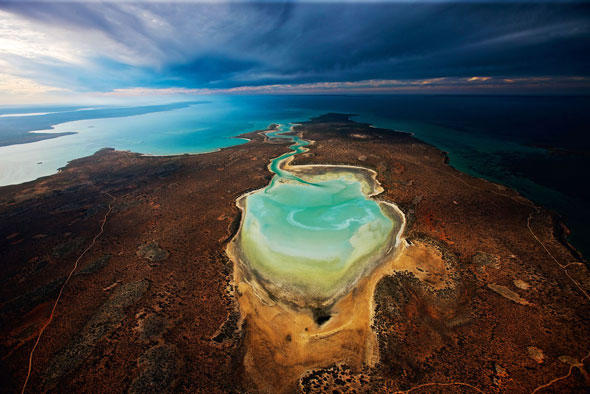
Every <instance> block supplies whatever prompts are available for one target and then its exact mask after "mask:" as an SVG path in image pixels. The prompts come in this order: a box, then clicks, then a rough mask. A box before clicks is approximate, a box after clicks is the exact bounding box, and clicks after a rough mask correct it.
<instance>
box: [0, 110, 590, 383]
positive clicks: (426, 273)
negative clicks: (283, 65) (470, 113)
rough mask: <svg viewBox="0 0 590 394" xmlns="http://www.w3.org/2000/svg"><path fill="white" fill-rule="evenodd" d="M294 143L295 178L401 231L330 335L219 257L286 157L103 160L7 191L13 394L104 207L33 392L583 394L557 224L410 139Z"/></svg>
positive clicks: (583, 363)
mask: <svg viewBox="0 0 590 394" xmlns="http://www.w3.org/2000/svg"><path fill="white" fill-rule="evenodd" d="M298 131H300V132H303V135H304V137H305V138H308V139H311V140H314V141H315V143H314V144H313V145H312V146H311V147H310V148H311V149H310V152H308V153H306V154H303V155H300V156H298V157H297V158H296V159H295V161H294V163H293V164H295V165H296V164H348V165H361V166H364V167H367V168H371V169H373V170H375V171H376V172H377V174H378V180H379V182H380V183H381V185H382V186H383V188H384V189H385V191H384V193H383V194H381V195H380V196H379V199H384V200H386V201H390V202H392V203H395V204H397V205H398V206H399V207H401V208H402V210H403V211H404V213H405V215H406V218H407V220H408V228H407V229H406V235H405V236H406V239H407V241H408V246H407V247H406V248H405V250H404V253H402V254H400V255H399V257H398V258H397V259H395V260H392V261H391V262H389V263H388V264H386V265H384V266H382V267H380V268H379V269H378V270H376V271H375V272H373V274H372V275H371V276H370V277H368V278H366V279H364V280H363V281H361V282H360V283H359V285H358V287H357V288H356V289H355V290H353V291H352V292H351V293H350V294H349V295H347V296H345V297H344V298H342V299H341V300H340V301H339V304H337V305H336V306H335V307H334V314H333V315H332V316H331V317H330V319H329V320H327V321H326V322H325V323H324V324H322V325H320V326H318V325H317V324H316V322H315V321H314V316H312V315H311V314H307V312H301V311H295V310H294V309H289V308H288V307H287V308H284V306H281V305H279V304H277V303H275V304H274V305H273V303H272V302H271V303H268V304H264V303H262V301H263V300H264V297H258V296H256V295H254V294H252V287H250V286H248V284H247V283H244V282H243V281H241V280H240V276H239V275H240V272H239V271H236V272H234V271H233V264H232V263H231V262H230V261H229V259H228V258H227V256H226V255H225V253H224V250H225V247H226V245H227V243H228V241H229V240H230V239H231V237H232V236H233V234H234V233H235V231H236V230H237V227H238V226H239V222H240V218H239V210H238V208H237V207H236V205H235V201H236V199H237V198H238V197H239V196H241V195H242V194H244V193H246V192H248V191H250V190H254V189H258V188H260V187H262V186H264V185H266V184H267V183H268V182H269V180H270V174H269V172H268V170H267V164H268V162H269V160H270V159H271V158H273V157H276V156H278V155H279V154H281V153H283V152H285V151H286V150H287V146H286V144H283V143H279V144H277V143H267V142H264V138H263V137H262V136H260V135H258V134H256V133H251V134H249V135H248V137H249V138H251V139H252V141H251V142H249V143H247V144H244V145H240V146H235V147H231V148H227V149H223V150H221V151H219V152H214V153H208V154H202V155H192V156H191V155H183V156H175V157H144V156H140V155H137V154H133V153H128V152H116V151H113V150H103V151H100V152H98V153H96V154H95V155H93V156H91V157H87V158H83V159H79V160H75V161H73V162H72V163H71V164H69V165H68V166H67V167H66V168H65V169H64V170H63V171H61V172H60V173H59V174H56V175H53V176H50V177H46V178H43V179H40V180H37V181H34V182H29V183H26V184H23V185H18V186H8V187H3V188H0V256H1V258H0V266H1V268H0V269H1V270H2V271H1V272H2V278H1V279H0V280H1V281H2V286H1V288H0V300H1V301H0V324H1V326H0V344H1V345H0V346H1V347H0V360H1V361H0V362H1V364H2V365H0V370H1V371H2V372H0V378H1V381H2V384H1V385H0V386H1V387H2V390H3V391H5V392H15V391H19V390H20V388H21V385H22V383H23V381H24V378H25V375H26V370H27V362H28V356H29V352H30V350H31V348H32V345H33V342H34V340H35V338H36V335H37V332H38V330H39V329H40V328H41V326H42V325H43V323H44V322H45V321H46V320H47V318H48V316H49V312H50V310H51V307H52V304H53V301H54V300H55V298H56V296H57V293H58V291H59V288H60V287H61V285H62V284H63V282H64V280H65V277H66V275H67V274H68V273H69V271H70V270H71V268H72V265H73V263H74V261H75V260H76V258H77V257H78V256H79V255H80V254H81V253H82V251H83V250H84V249H85V248H86V247H87V246H88V245H89V244H90V242H91V240H92V238H93V237H94V236H95V235H96V233H97V232H98V230H99V224H100V221H101V220H102V219H103V217H104V215H105V213H106V212H107V209H108V205H109V204H112V207H113V211H112V212H111V214H110V215H109V216H108V218H107V222H106V225H105V230H104V234H103V235H102V237H101V238H99V239H98V241H97V242H96V244H95V245H94V247H93V248H92V249H90V251H89V252H88V253H87V254H86V255H85V256H84V257H83V258H82V260H81V261H80V267H79V270H78V271H77V274H75V275H74V276H73V277H72V279H71V280H70V282H69V283H68V285H67V287H66V288H65V292H64V294H63V296H62V299H61V301H60V304H59V305H58V307H57V310H56V314H55V316H54V320H53V322H52V323H51V325H50V326H49V327H48V329H47V330H46V331H45V333H44V334H43V337H42V339H41V341H40V343H39V347H38V348H37V350H36V353H35V356H34V359H33V373H32V378H31V381H30V383H29V386H28V391H29V392H34V391H39V390H43V389H44V388H45V389H47V388H52V389H54V390H55V391H59V392H69V391H83V392H84V391H92V392H106V391H108V392H124V391H133V392H146V391H150V390H151V391H154V392H171V391H182V392H230V391H257V390H271V391H273V390H275V389H277V388H280V389H281V390H282V391H295V390H301V391H328V390H330V391H331V390H340V391H346V390H352V389H355V390H356V391H357V392H362V391H396V390H409V389H412V388H414V387H416V388H417V390H416V391H422V392H427V391H435V392H473V391H475V390H477V389H479V390H482V391H485V392H496V391H498V392H531V391H533V390H534V389H535V388H537V387H540V386H542V385H544V384H546V383H549V382H550V381H552V380H553V379H556V378H560V377H564V378H563V379H559V380H556V381H555V382H553V383H551V385H550V386H548V387H547V388H543V390H547V392H550V391H551V390H554V391H560V392H579V391H581V390H584V389H587V388H588V385H589V382H588V381H587V376H588V374H587V373H586V371H587V369H588V366H589V363H590V360H588V358H585V356H586V355H587V354H588V352H590V347H589V346H588V337H590V328H589V326H588V324H587V322H588V319H589V318H590V300H588V298H587V293H588V288H589V287H590V277H589V275H588V270H587V268H586V266H585V265H583V264H577V262H578V260H576V256H575V255H573V254H572V252H571V251H570V249H568V248H567V247H566V246H564V245H563V244H561V243H560V241H559V237H558V235H557V234H555V233H554V231H555V230H554V229H555V228H558V227H559V226H558V225H556V223H555V219H554V218H553V217H552V216H551V215H550V214H549V213H548V212H546V211H545V210H543V209H541V208H537V207H535V206H534V205H533V204H532V203H530V202H529V201H527V200H525V199H524V198H522V197H520V196H519V195H518V194H517V193H515V192H513V191H511V190H509V189H506V188H504V187H501V186H499V185H495V184H492V183H490V182H487V181H484V180H481V179H476V178H472V177H469V176H467V175H465V174H462V173H460V172H458V171H456V170H454V169H452V168H451V167H449V166H448V165H447V164H445V155H444V153H442V152H440V151H438V150H437V149H435V148H433V147H431V146H429V145H426V144H424V143H422V142H420V141H418V140H416V139H414V138H413V137H411V136H410V135H407V134H402V133H395V132H392V131H388V130H382V129H377V128H371V127H368V126H367V125H363V124H358V123H354V122H351V121H349V120H348V118H347V117H343V116H336V115H331V116H327V117H323V118H321V119H317V120H315V121H313V122H311V123H306V124H303V125H302V126H300V128H299V130H298ZM106 193H108V194H106ZM527 224H528V225H529V226H527ZM529 227H530V230H529ZM531 231H532V232H531ZM533 234H534V236H536V237H537V238H538V240H537V239H535V237H534V236H533ZM539 242H541V243H539ZM145 245H148V246H149V250H146V249H145ZM543 245H544V247H545V248H547V250H545V248H544V247H543ZM146 251H147V252H149V253H147V254H146V253H145V252H146ZM548 252H549V253H550V254H551V255H552V256H553V257H551V255H550V254H549V253H548ZM138 254H139V255H138ZM142 256H145V257H147V256H157V258H154V259H151V260H150V259H147V258H144V257H142ZM554 258H555V259H554ZM570 263H575V264H572V265H569V266H567V267H566V268H565V269H563V268H561V267H560V266H559V265H558V264H561V265H562V266H565V265H566V264H570ZM234 275H235V278H234ZM568 275H569V276H568ZM515 281H519V282H515ZM521 282H524V283H526V284H527V285H528V286H529V287H528V288H526V286H516V285H515V283H521ZM234 284H237V287H238V289H236V286H235V285H234ZM490 284H491V285H492V286H491V287H490V286H489V285H490ZM500 286H501V287H500ZM494 288H495V289H496V290H494ZM498 289H502V290H500V292H498ZM503 289H507V290H509V291H508V292H507V291H505V290H503ZM139 290H141V291H139ZM129 291H131V292H132V296H131V297H123V298H122V297H121V296H120V295H121V294H128V292H129ZM501 293H503V294H501ZM514 294H516V295H517V296H518V298H515V297H514ZM236 295H238V297H236ZM506 295H509V297H508V298H506ZM510 297H512V298H514V299H517V300H518V299H522V300H526V301H527V303H526V304H519V303H516V302H514V300H512V299H510ZM237 299H239V300H240V302H239V303H238V302H237ZM277 308H282V310H281V312H280V313H277V314H276V315H274V316H275V317H274V318H275V319H276V320H269V317H270V316H271V314H274V313H276V311H278V310H279V309H277ZM105 311H106V312H105ZM108 311H114V312H113V313H114V316H116V319H115V318H113V317H112V316H110V315H109V314H110V313H107V312H108ZM349 317H350V318H349ZM97 322H102V323H101V325H100V328H97ZM103 323H104V324H103ZM345 324H348V326H346V327H348V328H344V329H343V326H344V325H345ZM287 327H292V330H291V331H288V330H287ZM273 328H274V329H273ZM305 328H307V329H308V331H305ZM330 330H332V331H333V335H325V333H326V332H328V331H330ZM314 334H320V335H316V336H314ZM289 335H290V336H289ZM289 338H290V340H289ZM344 345H348V348H347V350H346V351H341V350H342V349H344ZM531 348H534V349H536V350H535V354H542V355H543V357H542V361H541V362H539V360H541V358H540V357H536V359H533V358H531V356H530V350H529V349H531ZM77 349H78V350H79V349H82V350H83V351H80V352H76V350H77ZM265 349H266V353H265ZM537 350H538V351H537ZM539 352H541V353H539ZM64 354H65V355H68V354H69V355H73V356H70V357H67V360H66V358H64V356H63V355H64ZM296 354H300V355H305V354H306V355H307V356H305V357H303V356H302V357H301V358H300V359H297V358H294V357H293V355H296ZM310 355H311V356H313V357H311V356H310ZM286 356H288V357H286ZM312 358H313V360H314V361H313V362H309V363H308V362H307V361H308V360H310V359H312ZM564 360H565V361H564ZM66 361H67V362H66ZM285 382H288V384H287V383H285Z"/></svg>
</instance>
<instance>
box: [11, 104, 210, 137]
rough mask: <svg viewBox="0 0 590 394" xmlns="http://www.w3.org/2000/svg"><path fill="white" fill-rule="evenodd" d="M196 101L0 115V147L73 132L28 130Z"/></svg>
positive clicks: (130, 113) (150, 111) (167, 109)
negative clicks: (28, 114)
mask: <svg viewBox="0 0 590 394" xmlns="http://www.w3.org/2000/svg"><path fill="white" fill-rule="evenodd" d="M199 103H201V102H199V101H192V102H181V103H173V104H163V105H146V106H141V107H121V108H112V107H108V108H96V109H84V110H78V111H76V110H72V111H64V112H58V113H49V114H46V115H35V116H9V117H0V130H2V133H1V134H0V146H8V145H15V144H26V143H29V142H35V141H41V140H46V139H50V138H57V137H62V136H64V135H70V134H75V133H73V132H72V133H70V132H67V133H31V131H38V130H50V129H53V126H55V125H57V124H60V123H65V122H71V121H74V120H86V119H99V118H101V119H104V118H119V117H124V116H134V115H143V114H148V113H152V112H162V111H170V110H173V109H180V108H186V107H189V106H191V105H193V104H199Z"/></svg>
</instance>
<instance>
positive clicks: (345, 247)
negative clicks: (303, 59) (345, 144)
mask: <svg viewBox="0 0 590 394" xmlns="http://www.w3.org/2000/svg"><path fill="white" fill-rule="evenodd" d="M279 133H280V131H277V132H271V133H268V134H267V135H268V136H269V137H270V138H289V139H291V140H293V141H294V142H295V143H294V144H293V145H292V146H291V149H292V152H290V153H287V154H284V155H282V156H280V157H278V158H276V159H274V160H273V161H272V162H271V164H270V166H269V168H270V170H271V171H273V172H274V173H275V176H274V177H273V179H272V181H271V182H270V184H269V185H268V186H267V187H266V188H264V189H261V190H258V191H256V192H253V193H250V194H248V195H246V196H245V197H243V198H242V199H241V200H240V201H239V202H238V205H240V206H241V208H242V209H243V210H244V219H243V223H242V226H241V228H240V232H239V234H238V237H237V243H238V248H239V249H240V252H239V255H240V256H241V260H242V262H243V263H244V264H245V265H246V267H247V269H249V270H250V271H252V273H253V274H254V275H255V276H256V277H257V279H258V280H259V281H260V282H261V283H262V285H263V286H264V287H265V288H266V290H269V291H270V292H271V293H273V295H274V296H276V297H280V298H283V299H286V300H288V301H291V302H294V303H296V304H298V305H300V306H312V307H321V306H326V305H327V304H329V303H331V302H332V301H334V300H335V299H336V298H337V297H338V296H340V295H342V294H344V293H345V292H346V291H347V290H349V289H350V288H351V286H353V285H354V283H355V282H356V281H357V280H358V279H359V278H360V277H361V276H362V275H363V274H365V273H367V272H368V271H370V270H371V269H373V268H374V267H375V266H376V265H377V264H379V263H380V262H381V261H382V260H383V259H384V258H385V257H386V256H387V255H388V254H389V253H390V252H391V251H392V249H393V246H395V243H396V241H397V234H398V233H399V232H400V231H401V228H402V226H401V224H402V220H403V219H402V218H401V216H398V214H396V213H395V212H394V211H393V210H392V207H391V206H388V205H387V204H385V203H381V202H378V201H375V200H373V199H372V198H371V196H372V195H374V194H376V193H378V191H379V190H377V186H376V182H375V181H374V179H373V178H372V176H371V175H372V174H371V173H370V172H369V170H366V169H363V168H359V167H345V166H296V167H288V161H289V158H290V157H292V156H293V155H295V154H297V153H301V152H303V151H305V146H306V145H307V144H308V142H307V141H305V140H301V139H299V138H298V137H297V136H285V135H280V134H279ZM298 169H299V170H298Z"/></svg>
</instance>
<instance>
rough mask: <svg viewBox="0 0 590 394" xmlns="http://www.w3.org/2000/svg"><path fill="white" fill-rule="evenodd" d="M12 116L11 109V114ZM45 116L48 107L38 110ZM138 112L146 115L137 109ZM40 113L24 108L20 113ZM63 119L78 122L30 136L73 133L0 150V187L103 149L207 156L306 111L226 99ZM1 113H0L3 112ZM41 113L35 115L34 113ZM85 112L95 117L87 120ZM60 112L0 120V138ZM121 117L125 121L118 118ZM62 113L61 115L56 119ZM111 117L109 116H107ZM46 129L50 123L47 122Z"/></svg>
mask: <svg viewBox="0 0 590 394" xmlns="http://www.w3.org/2000/svg"><path fill="white" fill-rule="evenodd" d="M11 110H12V111H16V110H15V109H11ZM43 110H45V112H48V111H49V109H48V108H43ZM139 110H140V111H138V112H145V110H144V109H143V107H139ZM33 111H39V110H38V109H27V108H23V109H21V110H20V112H21V113H23V114H28V113H32V112H33ZM67 111H68V112H67V114H68V116H79V117H81V118H82V119H81V120H75V121H69V122H65V123H58V124H56V125H55V126H54V127H53V128H47V129H45V130H37V131H35V133H75V134H71V135H64V136H61V137H58V138H52V139H46V140H42V141H37V142H32V143H26V144H16V145H9V146H0V186H3V185H10V184H18V183H22V182H27V181H31V180H34V179H37V178H39V177H42V176H46V175H51V174H54V173H55V172H57V170H58V169H59V168H61V167H64V166H66V165H67V163H68V162H69V161H71V160H73V159H77V158H80V157H85V156H89V155H92V154H93V153H95V152H96V151H98V150H100V149H102V148H105V147H110V148H115V149H118V150H128V151H132V152H139V153H144V154H149V155H174V154H184V153H203V152H211V151H214V150H216V149H219V148H223V147H228V146H232V145H237V144H241V143H244V142H246V141H245V140H242V139H237V138H233V137H235V136H237V135H239V134H242V133H245V132H249V131H254V130H260V129H265V128H266V127H267V126H268V125H269V124H270V123H272V122H288V121H291V120H293V119H299V118H300V117H301V118H302V117H304V116H306V115H307V114H308V113H310V112H309V111H301V110H291V109H289V108H273V107H270V108H269V107H267V106H264V105H259V103H258V102H257V101H252V102H250V101H248V100H245V102H240V101H235V100H233V99H231V98H225V97H211V98H208V100H207V101H203V102H199V103H196V104H192V105H190V106H188V107H185V108H176V109H171V110H167V111H161V110H159V111H157V112H151V113H140V114H137V115H133V108H130V109H125V111H122V110H121V109H120V108H113V109H112V110H109V108H108V107H107V108H106V109H101V110H100V111H96V110H90V111H88V110H79V111H77V112H75V113H74V112H73V111H72V109H71V108H68V109H67ZM2 112H3V111H2V109H1V108H0V114H1V113H2ZM39 112H40V111H39ZM88 112H93V113H94V112H99V113H98V114H96V115H92V116H101V117H99V118H96V119H87V118H86V117H88V116H90V115H88ZM64 113H65V112H59V111H58V110H57V109H56V111H54V112H52V113H51V114H44V115H43V114H42V115H39V116H30V115H29V116H22V117H18V116H10V117H1V118H0V134H1V133H3V132H4V131H3V130H8V129H9V128H11V127H14V123H15V122H19V124H17V126H24V127H26V125H27V124H30V125H31V129H35V128H37V127H38V126H39V124H41V125H43V124H45V123H46V122H45V123H44V121H41V119H39V118H46V117H50V118H49V121H51V119H55V121H56V122H58V121H59V119H62V118H64V117H65V116H64V115H63V114H64ZM120 113H124V114H126V116H120ZM60 114H61V116H60ZM109 116H112V117H109ZM49 124H50V123H49Z"/></svg>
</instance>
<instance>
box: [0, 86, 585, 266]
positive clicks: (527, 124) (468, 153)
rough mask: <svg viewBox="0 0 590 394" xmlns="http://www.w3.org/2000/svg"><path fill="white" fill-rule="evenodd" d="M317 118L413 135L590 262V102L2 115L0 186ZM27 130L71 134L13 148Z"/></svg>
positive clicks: (433, 100)
mask: <svg viewBox="0 0 590 394" xmlns="http://www.w3.org/2000/svg"><path fill="white" fill-rule="evenodd" d="M325 112H346V113H354V114H357V115H358V116H357V117H356V118H355V120H357V121H364V122H369V123H372V124H374V125H376V126H380V127H385V128H392V129H396V130H403V131H409V132H412V133H414V134H415V136H416V137H417V138H419V139H421V140H423V141H425V142H427V143H430V144H432V145H435V146H437V147H438V148H440V149H442V150H444V151H446V152H447V153H448V155H449V159H450V164H451V165H452V166H454V167H455V168H457V169H459V170H460V171H463V172H466V173H469V174H471V175H475V176H478V177H483V178H486V179H489V180H491V181H493V182H497V183H501V184H504V185H506V186H509V187H511V188H514V189H516V190H518V191H519V192H520V193H521V194H523V195H524V196H526V197H528V198H530V199H531V200H533V201H535V202H537V203H539V204H541V205H543V206H545V207H547V208H550V209H552V210H554V211H556V212H558V213H559V214H560V215H562V216H563V218H564V219H565V221H566V223H567V224H568V225H569V227H570V228H571V229H572V231H573V235H572V237H571V241H572V242H573V243H574V245H575V246H576V247H578V248H579V249H580V250H582V251H583V252H584V254H585V255H586V256H588V255H590V175H588V172H589V171H590V126H589V125H590V97H558V96H550V97H531V96H465V95H461V96H417V95H410V96H393V95H379V96H370V95H363V96H302V95H298V96H208V97H200V98H196V99H195V101H194V102H192V103H183V104H172V105H152V106H136V107H133V106H128V107H105V106H97V107H92V108H83V107H78V106H59V107H55V106H28V107H0V141H1V140H5V141H12V142H17V144H13V145H9V146H2V147H0V185H8V184H14V183H20V182H25V181H30V180H33V179H36V178H38V177H40V176H45V175H49V174H52V173H55V172H56V171H57V169H58V168H60V167H63V166H64V165H66V164H67V162H68V161H70V160H72V159H75V158H78V157H83V156H87V155H90V154H92V153H94V152H95V151H97V150H98V149H101V148H103V147H113V148H116V149H121V150H131V151H135V152H141V153H145V154H154V155H167V154H179V153H200V152H207V151H212V150H215V149H218V148H222V147H226V146H231V145H235V144H239V143H242V142H243V140H239V139H235V138H231V137H233V136H236V135H238V134H241V133H244V132H247V131H252V130H256V129H261V128H264V127H266V126H267V125H268V124H270V123H288V122H297V121H301V120H306V119H308V118H309V117H311V116H316V115H319V114H322V113H325ZM32 130H36V131H35V132H51V133H56V132H57V133H62V132H63V133H75V134H68V135H63V136H60V137H57V138H52V139H47V140H43V141H37V142H32V143H26V144H18V136H19V135H21V134H22V133H23V132H26V131H32ZM19 133H21V134H19ZM15 136H16V137H15ZM11 138H12V140H11ZM15 138H16V139H15ZM12 142H11V143H12Z"/></svg>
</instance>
